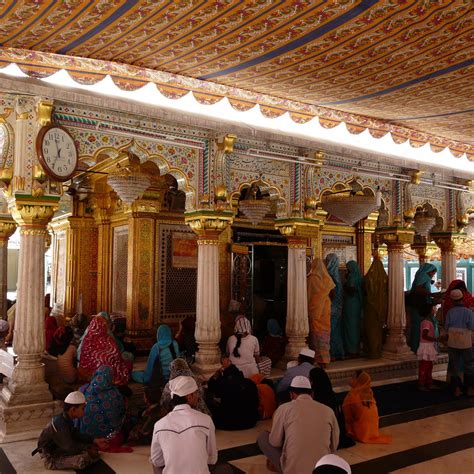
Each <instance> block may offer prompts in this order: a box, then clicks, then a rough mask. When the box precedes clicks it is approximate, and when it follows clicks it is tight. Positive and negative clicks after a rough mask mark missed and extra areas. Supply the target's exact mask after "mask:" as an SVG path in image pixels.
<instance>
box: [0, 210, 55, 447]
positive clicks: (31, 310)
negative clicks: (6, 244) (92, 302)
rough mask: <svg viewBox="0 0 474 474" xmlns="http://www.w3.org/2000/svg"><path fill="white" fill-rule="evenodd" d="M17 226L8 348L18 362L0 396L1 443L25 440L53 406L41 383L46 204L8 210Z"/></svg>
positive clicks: (35, 432) (45, 420)
mask: <svg viewBox="0 0 474 474" xmlns="http://www.w3.org/2000/svg"><path fill="white" fill-rule="evenodd" d="M10 210H11V211H12V215H13V217H14V219H15V220H16V222H17V223H18V225H19V226H20V253H19V262H18V285H17V307H16V317H15V331H14V336H13V350H14V352H15V354H16V356H17V360H16V363H15V366H14V369H13V374H12V376H11V378H9V379H7V380H6V383H4V385H3V388H2V391H1V393H0V442H9V441H17V440H20V439H28V438H31V437H35V436H37V435H38V433H39V431H40V430H41V429H42V428H44V426H45V425H46V424H47V423H48V421H49V420H50V418H51V416H52V415H53V412H54V411H55V409H57V404H56V403H55V402H54V401H53V397H52V395H51V392H50V391H49V388H48V384H47V383H46V382H45V381H44V366H43V364H42V362H41V357H42V353H43V351H44V344H45V338H44V249H45V242H46V235H47V228H46V226H47V223H48V221H49V220H50V219H51V217H52V215H53V212H54V210H55V207H53V206H52V205H51V203H50V202H47V203H42V205H40V204H37V205H35V204H30V203H28V204H26V203H22V204H19V203H18V202H16V203H15V204H14V205H13V206H12V207H10Z"/></svg>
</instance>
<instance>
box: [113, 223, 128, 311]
mask: <svg viewBox="0 0 474 474" xmlns="http://www.w3.org/2000/svg"><path fill="white" fill-rule="evenodd" d="M112 258H113V260H112V313H116V314H123V315H125V314H126V313H127V269H128V226H127V225H122V226H119V227H114V239H113V249H112Z"/></svg>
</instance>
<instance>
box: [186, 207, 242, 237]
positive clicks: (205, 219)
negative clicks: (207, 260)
mask: <svg viewBox="0 0 474 474" xmlns="http://www.w3.org/2000/svg"><path fill="white" fill-rule="evenodd" d="M184 221H185V222H186V224H188V225H189V227H191V229H192V230H193V232H195V233H196V234H197V235H198V237H199V239H200V240H217V239H218V238H219V235H220V234H221V232H223V231H224V230H225V229H226V228H227V227H228V226H230V225H232V223H233V222H234V212H233V211H230V210H222V211H218V210H211V209H201V210H198V211H191V212H186V213H185V214H184Z"/></svg>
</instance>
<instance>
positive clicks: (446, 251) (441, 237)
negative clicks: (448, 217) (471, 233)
mask: <svg viewBox="0 0 474 474" xmlns="http://www.w3.org/2000/svg"><path fill="white" fill-rule="evenodd" d="M431 236H432V238H433V239H434V241H435V242H436V245H437V246H438V247H439V248H440V249H441V273H442V275H441V283H442V287H443V288H448V286H449V284H450V283H451V282H452V281H453V280H455V279H456V264H457V255H456V246H457V245H458V244H460V243H461V242H462V241H463V240H464V239H465V238H466V234H463V233H460V232H451V231H448V232H436V233H432V234H431Z"/></svg>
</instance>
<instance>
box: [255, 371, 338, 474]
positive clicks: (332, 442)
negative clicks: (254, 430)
mask: <svg viewBox="0 0 474 474" xmlns="http://www.w3.org/2000/svg"><path fill="white" fill-rule="evenodd" d="M311 393H312V391H311V383H310V381H309V379H308V378H307V377H303V376H301V375H297V376H296V377H294V378H293V380H292V381H291V385H290V396H291V402H288V403H284V404H283V405H280V407H278V409H277V411H276V412H275V414H274V415H273V424H272V431H271V433H269V432H268V431H264V432H262V433H260V435H259V437H258V439H257V443H258V446H259V447H260V449H261V450H262V452H263V454H265V456H267V458H268V461H267V466H268V468H269V469H270V470H273V471H274V472H283V473H284V474H285V473H288V474H292V473H300V472H301V473H303V472H312V470H313V468H314V465H315V464H316V462H317V461H318V460H319V459H321V458H322V457H323V456H324V455H326V454H331V453H334V452H335V451H336V449H337V445H338V443H339V426H338V424H337V420H336V416H335V415H334V412H333V411H332V410H331V409H330V408H329V407H327V406H326V405H323V404H321V403H319V402H316V401H314V400H313V399H312V398H311Z"/></svg>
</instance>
